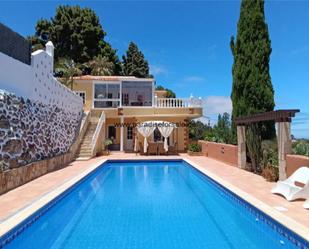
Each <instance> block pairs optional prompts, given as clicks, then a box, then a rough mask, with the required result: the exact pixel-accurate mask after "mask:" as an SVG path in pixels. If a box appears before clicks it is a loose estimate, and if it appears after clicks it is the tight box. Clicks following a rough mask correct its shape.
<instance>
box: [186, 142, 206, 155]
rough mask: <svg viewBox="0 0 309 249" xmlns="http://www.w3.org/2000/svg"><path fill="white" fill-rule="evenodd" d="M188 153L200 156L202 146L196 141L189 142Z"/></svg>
mask: <svg viewBox="0 0 309 249" xmlns="http://www.w3.org/2000/svg"><path fill="white" fill-rule="evenodd" d="M188 154H189V155H190V156H202V155H203V153H202V147H201V145H199V144H198V143H190V144H189V145H188Z"/></svg>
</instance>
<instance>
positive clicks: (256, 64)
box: [230, 0, 275, 172]
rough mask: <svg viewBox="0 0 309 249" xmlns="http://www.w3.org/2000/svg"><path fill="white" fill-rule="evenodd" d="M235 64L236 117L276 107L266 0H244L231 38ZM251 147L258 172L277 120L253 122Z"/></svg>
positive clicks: (233, 97)
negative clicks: (265, 11) (262, 151)
mask: <svg viewBox="0 0 309 249" xmlns="http://www.w3.org/2000/svg"><path fill="white" fill-rule="evenodd" d="M230 45H231V50H232V53H233V56H234V64H233V69H232V72H233V89H232V94H231V98H232V103H233V119H235V118H237V117H240V116H247V115H250V114H256V113H261V112H267V111H272V110H274V107H275V101H274V89H273V86H272V83H271V77H270V72H269V61H270V54H271V41H270V39H269V33H268V26H267V24H266V21H265V14H264V0H242V2H241V9H240V17H239V21H238V25H237V37H236V41H235V39H234V37H232V38H231V44H230ZM246 133H247V134H246V135H247V141H246V143H247V148H248V152H249V156H250V159H251V163H252V170H253V171H255V172H257V171H258V167H259V158H260V155H261V140H263V139H270V138H272V137H273V136H274V135H275V127H274V123H273V122H267V123H265V122H264V123H258V124H253V125H250V126H249V127H248V129H247V132H246Z"/></svg>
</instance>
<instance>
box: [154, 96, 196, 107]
mask: <svg viewBox="0 0 309 249" xmlns="http://www.w3.org/2000/svg"><path fill="white" fill-rule="evenodd" d="M155 107H173V108H183V107H202V99H201V98H187V99H185V98H155Z"/></svg>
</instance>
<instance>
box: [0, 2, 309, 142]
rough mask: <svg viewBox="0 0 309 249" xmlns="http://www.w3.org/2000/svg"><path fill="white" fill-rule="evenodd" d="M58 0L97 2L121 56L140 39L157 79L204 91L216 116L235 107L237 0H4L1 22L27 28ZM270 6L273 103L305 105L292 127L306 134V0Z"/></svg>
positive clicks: (181, 89) (183, 93)
mask: <svg viewBox="0 0 309 249" xmlns="http://www.w3.org/2000/svg"><path fill="white" fill-rule="evenodd" d="M59 4H70V5H74V4H79V5H81V6H87V7H91V8H92V9H94V10H95V12H96V13H97V15H98V16H99V17H100V21H101V24H102V26H103V28H104V30H105V31H106V32H107V36H106V40H108V41H109V42H110V43H111V44H112V46H113V47H114V48H117V49H118V54H119V56H121V55H122V54H124V53H125V51H126V49H127V46H128V44H129V42H130V41H134V42H136V43H137V44H138V46H139V47H140V49H141V50H142V51H143V53H144V54H145V56H146V58H147V60H148V61H149V64H150V67H151V71H152V73H153V75H154V76H155V78H156V80H157V84H159V85H163V86H165V87H168V88H171V89H173V90H174V91H175V92H176V93H177V96H178V97H189V96H190V94H193V96H197V97H198V96H201V97H203V98H204V100H205V115H206V116H210V117H211V118H212V120H214V119H215V117H216V115H217V113H220V112H224V111H230V110H231V106H230V100H229V96H230V93H231V86H232V74H231V67H232V62H233V58H232V55H231V51H230V48H229V42H230V37H231V35H236V31H237V21H238V18H239V9H240V2H239V1H196V2H192V1H181V2H180V1H179V2H178V1H171V2H166V1H151V2H150V1H137V2H133V1H123V2H120V1H92V2H87V1H82V2H75V1H69V2H63V1H47V2H43V1H34V2H28V1H27V2H26V1H17V2H14V1H7V2H6V1H0V10H1V15H0V22H2V23H4V24H6V25H8V26H9V27H10V28H12V29H13V30H15V31H16V32H18V33H20V34H22V35H24V36H26V35H30V34H33V33H34V27H35V23H36V21H37V20H38V19H39V18H41V17H44V18H50V17H52V16H53V15H54V13H55V8H56V6H57V5H59ZM265 13H266V20H267V23H268V25H269V32H270V38H271V41H272V49H273V52H272V55H271V77H272V82H273V85H274V89H275V99H276V109H281V108H299V109H301V113H300V114H298V115H297V118H296V119H295V120H294V122H293V126H292V133H293V134H294V135H296V136H297V137H307V138H309V32H308V25H307V23H308V13H309V1H267V2H266V4H265Z"/></svg>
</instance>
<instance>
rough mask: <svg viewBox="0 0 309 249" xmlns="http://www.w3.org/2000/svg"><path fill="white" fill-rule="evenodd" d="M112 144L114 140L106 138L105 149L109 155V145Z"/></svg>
mask: <svg viewBox="0 0 309 249" xmlns="http://www.w3.org/2000/svg"><path fill="white" fill-rule="evenodd" d="M111 144H113V141H112V140H111V139H109V138H106V139H105V140H104V150H105V152H106V154H107V155H109V148H108V147H109V146H110V145H111Z"/></svg>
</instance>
